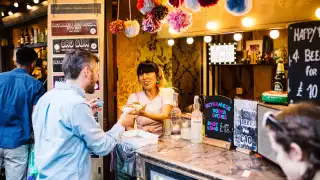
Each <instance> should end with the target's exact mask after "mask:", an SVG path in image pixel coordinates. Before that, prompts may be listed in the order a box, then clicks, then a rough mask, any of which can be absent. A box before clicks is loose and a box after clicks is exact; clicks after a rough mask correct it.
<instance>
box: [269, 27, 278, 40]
mask: <svg viewBox="0 0 320 180" xmlns="http://www.w3.org/2000/svg"><path fill="white" fill-rule="evenodd" d="M269 35H270V37H271V38H272V39H277V38H278V37H279V36H280V32H279V31H278V30H277V29H274V30H271V31H270V34H269Z"/></svg>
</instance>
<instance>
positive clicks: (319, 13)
mask: <svg viewBox="0 0 320 180" xmlns="http://www.w3.org/2000/svg"><path fill="white" fill-rule="evenodd" d="M316 17H317V18H318V19H320V8H318V9H317V10H316Z"/></svg>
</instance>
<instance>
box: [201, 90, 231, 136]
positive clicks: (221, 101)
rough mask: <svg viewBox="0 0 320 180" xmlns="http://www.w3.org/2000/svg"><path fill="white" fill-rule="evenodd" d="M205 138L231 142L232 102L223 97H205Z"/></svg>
mask: <svg viewBox="0 0 320 180" xmlns="http://www.w3.org/2000/svg"><path fill="white" fill-rule="evenodd" d="M203 114H204V118H205V123H206V125H205V127H206V129H205V133H206V137H208V138H214V139H219V140H223V141H227V142H232V139H233V102H232V99H229V98H227V97H224V96H209V97H206V100H205V105H204V109H203Z"/></svg>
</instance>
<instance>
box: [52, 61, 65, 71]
mask: <svg viewBox="0 0 320 180" xmlns="http://www.w3.org/2000/svg"><path fill="white" fill-rule="evenodd" d="M62 61H63V58H52V66H53V72H62Z"/></svg>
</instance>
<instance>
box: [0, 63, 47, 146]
mask: <svg viewBox="0 0 320 180" xmlns="http://www.w3.org/2000/svg"><path fill="white" fill-rule="evenodd" d="M44 93H45V90H44V87H43V85H42V83H41V82H40V81H38V80H36V79H34V78H33V77H32V76H30V75H29V74H28V72H27V71H26V70H24V69H20V68H17V69H14V70H12V71H9V72H5V73H0V148H8V149H12V148H17V147H19V146H21V145H24V144H28V143H29V140H30V135H31V131H32V129H31V127H32V126H31V114H32V110H33V105H36V103H37V102H38V100H39V98H40V97H41V96H42V95H43V94H44Z"/></svg>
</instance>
